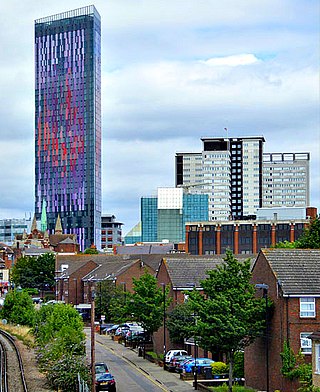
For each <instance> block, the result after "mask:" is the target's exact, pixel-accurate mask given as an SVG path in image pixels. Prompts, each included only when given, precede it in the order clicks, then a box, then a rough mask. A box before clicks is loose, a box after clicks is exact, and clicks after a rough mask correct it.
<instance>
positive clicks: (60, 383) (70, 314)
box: [34, 304, 90, 392]
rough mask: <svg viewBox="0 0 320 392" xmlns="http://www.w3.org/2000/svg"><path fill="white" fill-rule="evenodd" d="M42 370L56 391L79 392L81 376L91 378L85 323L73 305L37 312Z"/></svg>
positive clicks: (50, 307)
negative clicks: (86, 350)
mask: <svg viewBox="0 0 320 392" xmlns="http://www.w3.org/2000/svg"><path fill="white" fill-rule="evenodd" d="M34 334H35V336H36V342H37V344H38V348H37V359H38V362H39V366H40V370H42V371H43V372H44V373H45V374H46V377H47V380H48V384H49V386H50V387H51V388H53V389H54V390H61V391H64V392H69V391H70V392H71V391H75V390H77V387H76V385H77V377H78V373H79V374H80V376H81V377H82V378H83V379H84V380H85V381H86V380H89V379H90V377H89V376H90V374H89V370H88V368H87V366H86V363H85V335H84V332H83V322H82V319H81V317H80V316H79V314H78V312H77V311H76V309H74V308H73V307H72V306H70V305H65V304H54V305H43V306H42V307H41V309H40V310H39V311H38V312H37V317H36V324H35V328H34Z"/></svg>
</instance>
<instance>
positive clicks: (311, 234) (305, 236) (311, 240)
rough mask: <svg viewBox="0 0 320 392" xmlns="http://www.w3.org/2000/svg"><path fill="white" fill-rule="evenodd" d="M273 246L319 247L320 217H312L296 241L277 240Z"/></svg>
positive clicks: (289, 247)
mask: <svg viewBox="0 0 320 392" xmlns="http://www.w3.org/2000/svg"><path fill="white" fill-rule="evenodd" d="M275 248H288V249H292V248H296V249H320V218H319V217H316V218H315V219H313V220H312V221H311V222H310V225H309V226H308V227H307V228H305V229H304V230H303V233H302V235H301V236H300V237H299V238H298V239H297V241H294V242H289V241H284V242H278V243H277V244H276V245H275Z"/></svg>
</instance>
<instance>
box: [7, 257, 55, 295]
mask: <svg viewBox="0 0 320 392" xmlns="http://www.w3.org/2000/svg"><path fill="white" fill-rule="evenodd" d="M54 270H55V255H54V253H45V254H43V255H41V256H39V257H38V258H35V257H29V256H24V257H20V258H19V259H18V260H17V262H16V263H15V265H14V266H13V268H12V270H11V280H12V281H13V282H14V284H15V285H16V286H19V285H20V286H21V287H22V288H37V289H38V290H41V289H42V290H43V289H51V288H53V287H54V285H55V281H54Z"/></svg>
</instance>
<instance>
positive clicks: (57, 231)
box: [54, 214, 62, 234]
mask: <svg viewBox="0 0 320 392" xmlns="http://www.w3.org/2000/svg"><path fill="white" fill-rule="evenodd" d="M54 234H62V225H61V219H60V214H58V217H57V221H56V227H55V229H54Z"/></svg>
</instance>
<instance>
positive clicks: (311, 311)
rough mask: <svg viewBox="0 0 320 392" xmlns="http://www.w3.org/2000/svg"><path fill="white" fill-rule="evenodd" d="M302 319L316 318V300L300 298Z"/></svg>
mask: <svg viewBox="0 0 320 392" xmlns="http://www.w3.org/2000/svg"><path fill="white" fill-rule="evenodd" d="M300 317H316V301H315V298H313V297H306V298H300Z"/></svg>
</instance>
